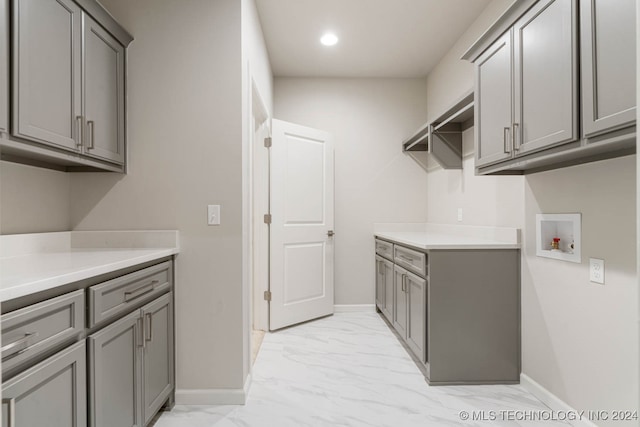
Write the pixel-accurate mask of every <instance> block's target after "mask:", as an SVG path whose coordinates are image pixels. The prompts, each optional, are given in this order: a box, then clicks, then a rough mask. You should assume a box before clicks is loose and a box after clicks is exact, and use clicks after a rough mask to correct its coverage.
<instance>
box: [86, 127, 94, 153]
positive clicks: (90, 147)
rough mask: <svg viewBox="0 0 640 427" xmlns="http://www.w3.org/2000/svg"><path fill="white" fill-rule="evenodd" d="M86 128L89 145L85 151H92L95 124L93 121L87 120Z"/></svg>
mask: <svg viewBox="0 0 640 427" xmlns="http://www.w3.org/2000/svg"><path fill="white" fill-rule="evenodd" d="M87 127H88V128H89V144H87V150H93V149H94V148H95V145H94V144H95V140H94V135H95V133H94V131H95V122H94V121H93V120H89V121H88V122H87Z"/></svg>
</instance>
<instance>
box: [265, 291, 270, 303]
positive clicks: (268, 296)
mask: <svg viewBox="0 0 640 427" xmlns="http://www.w3.org/2000/svg"><path fill="white" fill-rule="evenodd" d="M264 300H265V301H271V291H264Z"/></svg>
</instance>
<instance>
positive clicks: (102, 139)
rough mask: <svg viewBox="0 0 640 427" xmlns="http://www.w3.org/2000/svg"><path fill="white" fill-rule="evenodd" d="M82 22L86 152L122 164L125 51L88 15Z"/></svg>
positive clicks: (84, 16) (85, 15)
mask: <svg viewBox="0 0 640 427" xmlns="http://www.w3.org/2000/svg"><path fill="white" fill-rule="evenodd" d="M83 21H84V25H83V31H84V85H83V87H84V114H83V116H84V118H85V123H86V124H85V126H86V128H85V129H86V130H85V140H86V143H85V144H84V152H85V154H86V155H88V156H92V157H97V158H100V159H103V160H106V161H112V162H115V163H119V164H122V163H123V162H124V155H125V153H124V147H125V145H124V138H125V134H124V133H125V126H124V96H125V91H124V72H125V64H124V57H125V49H124V47H123V46H122V45H121V44H120V43H119V42H118V41H117V40H116V39H115V38H114V37H112V36H111V35H110V34H109V33H108V32H107V31H106V30H105V29H104V28H102V27H101V26H100V25H99V24H97V23H96V22H95V21H94V20H93V19H91V17H89V16H88V15H87V14H83Z"/></svg>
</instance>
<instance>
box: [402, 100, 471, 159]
mask: <svg viewBox="0 0 640 427" xmlns="http://www.w3.org/2000/svg"><path fill="white" fill-rule="evenodd" d="M471 126H473V92H471V93H469V94H467V95H465V96H464V98H462V99H461V100H460V101H458V102H456V103H455V104H454V105H453V106H452V107H451V108H449V109H448V110H447V111H446V112H445V113H444V114H442V115H440V116H439V117H438V118H437V119H436V120H434V121H432V122H429V123H427V124H425V125H424V126H422V127H421V128H420V129H418V131H416V132H415V133H414V134H413V135H412V136H410V137H409V138H407V139H406V140H405V141H404V142H403V143H402V149H403V151H404V152H406V153H415V152H427V153H429V154H431V156H432V157H433V158H435V159H436V161H437V162H438V163H439V164H440V166H442V167H443V168H444V169H462V132H463V131H465V130H467V129H468V128H470V127H471ZM414 158H416V157H415V156H414Z"/></svg>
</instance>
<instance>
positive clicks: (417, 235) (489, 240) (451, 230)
mask: <svg viewBox="0 0 640 427" xmlns="http://www.w3.org/2000/svg"><path fill="white" fill-rule="evenodd" d="M375 228H376V229H375V231H374V235H375V236H376V237H379V238H381V239H385V240H390V241H393V242H396V243H400V244H404V245H407V246H412V247H415V248H419V249H424V250H438V249H443V250H444V249H519V248H520V230H519V229H515V228H499V227H474V226H456V225H441V224H376V226H375Z"/></svg>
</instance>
